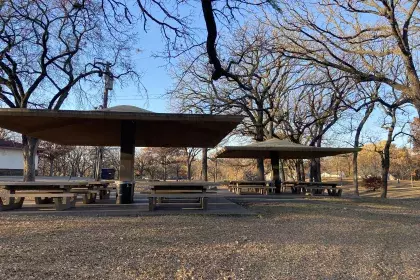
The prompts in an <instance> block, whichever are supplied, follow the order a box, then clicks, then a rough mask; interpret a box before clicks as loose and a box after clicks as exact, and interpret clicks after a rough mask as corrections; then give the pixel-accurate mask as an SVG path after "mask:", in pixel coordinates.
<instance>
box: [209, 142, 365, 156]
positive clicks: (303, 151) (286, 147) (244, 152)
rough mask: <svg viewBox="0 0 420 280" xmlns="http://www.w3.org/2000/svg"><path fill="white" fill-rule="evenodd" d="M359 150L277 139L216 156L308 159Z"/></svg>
mask: <svg viewBox="0 0 420 280" xmlns="http://www.w3.org/2000/svg"><path fill="white" fill-rule="evenodd" d="M360 150H361V149H360V148H329V147H312V146H306V145H301V144H297V143H293V142H290V141H289V140H280V139H277V138H273V139H269V140H266V141H263V142H255V143H252V144H249V145H247V146H226V147H224V148H222V150H221V151H219V152H218V153H217V154H216V157H218V158H270V157H271V156H272V155H275V156H278V157H279V158H282V159H309V158H320V157H327V156H335V155H339V154H347V153H353V152H358V151H360Z"/></svg>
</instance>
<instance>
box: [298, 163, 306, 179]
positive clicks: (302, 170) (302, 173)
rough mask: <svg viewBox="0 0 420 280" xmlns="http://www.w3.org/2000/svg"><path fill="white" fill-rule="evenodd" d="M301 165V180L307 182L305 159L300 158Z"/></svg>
mask: <svg viewBox="0 0 420 280" xmlns="http://www.w3.org/2000/svg"><path fill="white" fill-rule="evenodd" d="M299 167H300V176H301V181H302V182H305V180H306V176H305V166H303V159H299Z"/></svg>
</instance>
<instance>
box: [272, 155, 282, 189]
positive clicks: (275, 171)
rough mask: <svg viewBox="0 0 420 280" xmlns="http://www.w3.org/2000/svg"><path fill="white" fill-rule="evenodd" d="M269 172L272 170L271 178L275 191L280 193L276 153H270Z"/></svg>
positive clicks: (278, 166)
mask: <svg viewBox="0 0 420 280" xmlns="http://www.w3.org/2000/svg"><path fill="white" fill-rule="evenodd" d="M271 172H272V174H271V175H272V177H271V178H272V180H273V183H274V186H275V187H276V193H280V190H281V180H280V165H279V157H278V155H277V154H272V155H271Z"/></svg>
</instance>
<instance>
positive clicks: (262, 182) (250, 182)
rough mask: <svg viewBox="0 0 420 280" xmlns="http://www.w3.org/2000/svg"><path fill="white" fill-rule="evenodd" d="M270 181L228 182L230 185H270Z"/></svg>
mask: <svg viewBox="0 0 420 280" xmlns="http://www.w3.org/2000/svg"><path fill="white" fill-rule="evenodd" d="M271 182H272V181H245V180H239V181H229V183H231V184H242V183H243V184H266V183H271Z"/></svg>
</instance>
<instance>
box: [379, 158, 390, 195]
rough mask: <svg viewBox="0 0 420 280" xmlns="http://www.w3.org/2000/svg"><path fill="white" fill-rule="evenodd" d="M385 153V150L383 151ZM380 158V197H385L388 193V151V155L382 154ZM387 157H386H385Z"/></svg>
mask: <svg viewBox="0 0 420 280" xmlns="http://www.w3.org/2000/svg"><path fill="white" fill-rule="evenodd" d="M384 154H385V151H384ZM384 157H385V158H384V159H383V160H382V193H381V198H386V197H387V194H388V174H389V151H388V156H386V155H384ZM386 158H388V159H386Z"/></svg>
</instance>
